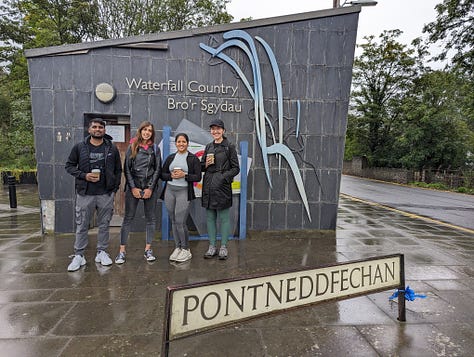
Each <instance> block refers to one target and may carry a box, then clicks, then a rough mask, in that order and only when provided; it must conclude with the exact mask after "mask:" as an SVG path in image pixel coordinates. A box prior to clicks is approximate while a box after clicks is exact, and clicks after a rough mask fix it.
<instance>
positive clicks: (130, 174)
mask: <svg viewBox="0 0 474 357" xmlns="http://www.w3.org/2000/svg"><path fill="white" fill-rule="evenodd" d="M155 150H156V151H155ZM131 155H132V148H131V147H130V146H129V147H128V149H127V153H126V154H125V163H124V165H123V172H124V174H125V179H126V180H127V187H129V188H130V189H132V188H139V189H141V190H144V189H146V188H149V189H150V190H152V191H153V190H154V189H155V188H156V185H157V184H158V179H159V178H160V174H161V153H160V149H159V148H158V146H157V145H150V146H149V147H148V149H147V150H145V149H144V148H143V147H141V146H139V147H138V151H137V155H136V156H135V157H134V158H132V157H131Z"/></svg>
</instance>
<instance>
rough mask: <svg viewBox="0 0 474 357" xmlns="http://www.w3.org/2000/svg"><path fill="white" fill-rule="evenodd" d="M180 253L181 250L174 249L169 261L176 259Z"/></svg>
mask: <svg viewBox="0 0 474 357" xmlns="http://www.w3.org/2000/svg"><path fill="white" fill-rule="evenodd" d="M180 252H181V248H175V249H174V250H173V253H171V255H170V261H174V260H176V258H178V255H179V253H180Z"/></svg>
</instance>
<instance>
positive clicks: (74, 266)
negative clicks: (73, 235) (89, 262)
mask: <svg viewBox="0 0 474 357" xmlns="http://www.w3.org/2000/svg"><path fill="white" fill-rule="evenodd" d="M72 257H73V258H72V262H71V263H70V264H69V265H68V267H67V271H76V270H79V268H80V267H81V266H83V265H85V264H86V258H84V257H83V256H82V255H80V254H76V255H73V256H72Z"/></svg>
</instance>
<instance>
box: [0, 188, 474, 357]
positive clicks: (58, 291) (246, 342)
mask: <svg viewBox="0 0 474 357" xmlns="http://www.w3.org/2000/svg"><path fill="white" fill-rule="evenodd" d="M39 215H40V212H39V209H38V198H37V192H36V188H35V187H34V186H27V185H23V186H18V208H17V209H16V210H12V209H10V208H9V206H8V190H7V188H6V187H4V188H3V190H1V189H0V355H2V356H48V357H50V356H141V355H150V356H158V355H159V353H160V350H161V342H162V328H163V316H164V300H165V288H166V286H168V285H178V284H183V283H191V282H201V281H208V280H215V279H222V278H228V277H237V276H241V275H249V274H255V273H266V272H279V271H282V270H286V269H292V268H299V267H310V266H317V265H323V264H328V263H334V262H344V261H348V260H356V259H363V258H368V257H374V256H380V255H387V254H393V253H403V254H405V269H406V280H407V285H409V286H410V287H411V288H412V289H414V290H415V292H416V293H419V294H425V295H427V298H426V299H416V300H415V301H412V302H410V301H407V321H406V322H405V323H400V322H398V321H397V316H398V311H397V309H398V306H397V303H396V302H390V301H389V300H388V298H389V296H390V295H391V294H392V293H393V291H385V292H381V293H376V294H371V295H368V296H364V297H358V298H354V299H350V300H343V301H339V302H328V303H323V304H319V305H315V306H312V307H306V308H302V309H298V310H293V311H291V312H287V313H283V314H278V315H273V316H271V317H264V318H260V319H258V320H253V321H249V322H245V323H239V324H236V325H233V326H231V327H226V328H222V329H220V330H216V331H212V332H207V333H204V334H200V335H196V336H193V337H187V338H184V339H181V340H177V341H174V342H171V345H170V356H345V355H351V356H473V355H474V309H473V308H472V306H473V303H474V259H473V255H474V254H473V253H474V232H469V231H466V230H457V229H455V228H451V227H446V226H445V225H438V224H436V223H434V222H426V221H423V220H419V219H415V218H410V217H407V216H405V215H402V214H400V213H398V212H394V211H390V210H385V209H383V208H381V207H378V206H374V205H367V204H365V203H363V202H357V201H353V200H350V199H349V198H347V197H343V198H341V201H340V206H339V215H338V225H337V231H336V233H335V234H334V233H333V232H319V233H312V232H301V233H299V234H296V233H294V232H291V233H286V234H260V235H256V234H251V235H250V236H249V237H248V238H247V239H246V240H243V241H231V242H230V245H229V253H230V256H229V259H228V260H227V261H219V260H204V259H203V258H202V254H203V253H204V251H205V250H206V248H207V244H206V242H205V241H192V242H191V251H192V252H193V254H194V257H193V259H192V260H191V261H190V262H187V263H184V264H181V265H172V264H170V263H169V262H168V256H169V254H170V253H171V251H172V250H173V244H172V243H171V242H163V241H159V240H156V241H155V242H154V243H153V245H154V250H155V253H156V255H157V258H158V260H157V261H156V262H154V263H146V262H145V261H144V259H143V257H142V249H143V244H144V237H143V234H132V236H131V237H130V245H129V249H128V255H127V258H128V260H127V262H126V263H125V264H124V265H123V266H116V265H114V266H111V267H102V266H101V265H100V264H96V263H95V262H94V255H95V231H94V230H92V231H91V244H90V246H89V248H88V250H87V251H86V259H87V265H86V266H85V267H84V268H82V269H81V270H79V271H77V272H74V273H68V272H67V271H66V267H67V265H68V263H69V261H70V259H68V255H69V254H71V252H72V246H73V240H74V237H73V235H53V234H48V235H44V236H43V235H41V227H40V220H39ZM118 233H119V231H118V229H117V228H113V229H112V231H111V243H110V253H111V255H112V256H114V255H115V254H116V252H117V250H118V246H119V234H118Z"/></svg>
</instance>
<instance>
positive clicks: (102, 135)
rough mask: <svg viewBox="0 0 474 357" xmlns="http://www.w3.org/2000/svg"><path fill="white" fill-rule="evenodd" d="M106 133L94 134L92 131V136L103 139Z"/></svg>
mask: <svg viewBox="0 0 474 357" xmlns="http://www.w3.org/2000/svg"><path fill="white" fill-rule="evenodd" d="M104 135H105V134H94V133H91V138H94V139H102V138H103V137H104Z"/></svg>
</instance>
